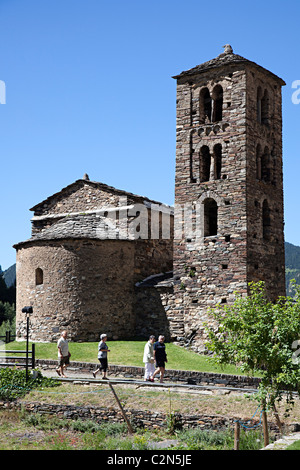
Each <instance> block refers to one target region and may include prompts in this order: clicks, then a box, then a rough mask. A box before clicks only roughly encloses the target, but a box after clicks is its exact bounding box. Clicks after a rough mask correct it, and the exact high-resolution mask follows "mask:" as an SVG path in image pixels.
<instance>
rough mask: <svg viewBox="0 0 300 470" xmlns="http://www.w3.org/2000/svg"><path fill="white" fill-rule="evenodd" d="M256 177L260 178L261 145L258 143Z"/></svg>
mask: <svg viewBox="0 0 300 470" xmlns="http://www.w3.org/2000/svg"><path fill="white" fill-rule="evenodd" d="M256 178H257V179H258V180H261V147H260V145H259V144H257V147H256Z"/></svg>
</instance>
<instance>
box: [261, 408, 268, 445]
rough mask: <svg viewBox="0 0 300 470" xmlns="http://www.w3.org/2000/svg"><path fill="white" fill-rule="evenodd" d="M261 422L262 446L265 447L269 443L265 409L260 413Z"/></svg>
mask: <svg viewBox="0 0 300 470" xmlns="http://www.w3.org/2000/svg"><path fill="white" fill-rule="evenodd" d="M262 422H263V432H264V445H265V447H267V446H268V445H269V443H270V441H269V431H268V419H267V413H266V411H265V409H263V411H262Z"/></svg>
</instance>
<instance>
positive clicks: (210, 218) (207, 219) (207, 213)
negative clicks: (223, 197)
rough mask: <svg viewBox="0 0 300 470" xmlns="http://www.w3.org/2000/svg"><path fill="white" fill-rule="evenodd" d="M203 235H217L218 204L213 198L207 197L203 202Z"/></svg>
mask: <svg viewBox="0 0 300 470" xmlns="http://www.w3.org/2000/svg"><path fill="white" fill-rule="evenodd" d="M203 204H204V236H205V237H210V236H212V235H217V232H218V205H217V203H216V201H215V200H214V199H211V198H208V199H205V200H204V202H203Z"/></svg>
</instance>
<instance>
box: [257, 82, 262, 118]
mask: <svg viewBox="0 0 300 470" xmlns="http://www.w3.org/2000/svg"><path fill="white" fill-rule="evenodd" d="M261 99H262V91H261V87H260V86H259V87H258V88H257V98H256V102H257V122H260V123H261Z"/></svg>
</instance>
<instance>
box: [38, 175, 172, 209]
mask: <svg viewBox="0 0 300 470" xmlns="http://www.w3.org/2000/svg"><path fill="white" fill-rule="evenodd" d="M82 184H88V185H90V186H93V187H95V188H98V189H100V190H103V191H106V192H108V193H111V194H115V195H117V196H127V197H128V198H129V199H132V200H134V201H135V202H137V203H144V202H148V203H151V204H159V205H162V206H166V207H170V206H168V205H167V204H163V203H161V202H158V201H154V200H152V199H149V198H147V197H145V196H138V195H137V194H133V193H130V192H128V191H124V190H122V189H116V188H114V187H113V186H109V185H107V184H104V183H100V182H98V181H90V180H89V179H86V178H81V179H78V180H76V181H74V182H73V183H71V184H69V185H68V186H66V187H64V188H62V189H61V190H60V191H58V192H56V193H54V194H52V195H51V196H49V197H47V198H46V199H44V200H43V201H41V202H39V203H38V204H36V205H35V206H33V207H32V208H31V209H30V210H31V211H36V210H37V209H39V207H41V206H43V205H44V204H48V203H49V202H51V201H52V200H53V199H60V198H63V197H64V196H65V195H66V194H68V193H69V192H72V191H73V190H75V188H76V187H77V186H80V185H82Z"/></svg>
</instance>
